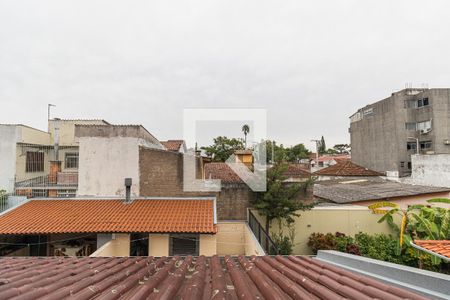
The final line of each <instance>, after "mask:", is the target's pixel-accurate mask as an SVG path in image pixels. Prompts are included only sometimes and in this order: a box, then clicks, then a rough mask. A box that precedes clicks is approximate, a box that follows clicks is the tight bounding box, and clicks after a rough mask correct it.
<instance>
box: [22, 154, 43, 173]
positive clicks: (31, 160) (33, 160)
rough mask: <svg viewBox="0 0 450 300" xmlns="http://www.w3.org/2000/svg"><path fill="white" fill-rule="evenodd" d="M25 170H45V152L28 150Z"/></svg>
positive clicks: (30, 171)
mask: <svg viewBox="0 0 450 300" xmlns="http://www.w3.org/2000/svg"><path fill="white" fill-rule="evenodd" d="M25 172H28V173H34V172H44V152H31V151H27V157H26V162H25Z"/></svg>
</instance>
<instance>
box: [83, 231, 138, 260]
mask: <svg viewBox="0 0 450 300" xmlns="http://www.w3.org/2000/svg"><path fill="white" fill-rule="evenodd" d="M114 235H115V238H114V239H112V240H111V241H109V242H107V243H106V244H104V245H103V246H102V247H100V248H99V249H97V251H95V252H94V253H92V254H91V257H99V256H100V257H110V256H129V255H130V235H129V234H128V233H116V234H114Z"/></svg>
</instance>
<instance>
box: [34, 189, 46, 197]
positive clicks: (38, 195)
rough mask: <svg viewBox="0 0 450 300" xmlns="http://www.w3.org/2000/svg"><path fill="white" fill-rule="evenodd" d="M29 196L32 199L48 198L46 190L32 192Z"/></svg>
mask: <svg viewBox="0 0 450 300" xmlns="http://www.w3.org/2000/svg"><path fill="white" fill-rule="evenodd" d="M31 196H32V197H33V198H46V197H48V193H47V190H32V191H31Z"/></svg>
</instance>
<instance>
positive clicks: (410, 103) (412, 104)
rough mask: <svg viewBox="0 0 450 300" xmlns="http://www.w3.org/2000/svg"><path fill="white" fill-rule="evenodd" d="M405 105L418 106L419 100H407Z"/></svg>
mask: <svg viewBox="0 0 450 300" xmlns="http://www.w3.org/2000/svg"><path fill="white" fill-rule="evenodd" d="M405 107H406V108H417V101H416V100H406V101H405Z"/></svg>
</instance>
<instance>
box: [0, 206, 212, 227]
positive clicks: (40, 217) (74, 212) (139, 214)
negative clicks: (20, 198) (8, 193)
mask: <svg viewBox="0 0 450 300" xmlns="http://www.w3.org/2000/svg"><path fill="white" fill-rule="evenodd" d="M84 232H86V233H87V232H118V233H119V232H165V233H168V232H186V233H188V232H189V233H216V226H215V225H214V203H213V200H204V199H203V200H185V199H183V200H134V201H133V202H132V203H129V204H127V203H124V202H123V201H121V200H34V201H30V202H28V203H25V204H23V205H21V206H19V207H17V208H16V209H14V210H12V211H10V212H8V213H6V214H4V215H2V216H0V234H50V233H84Z"/></svg>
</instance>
